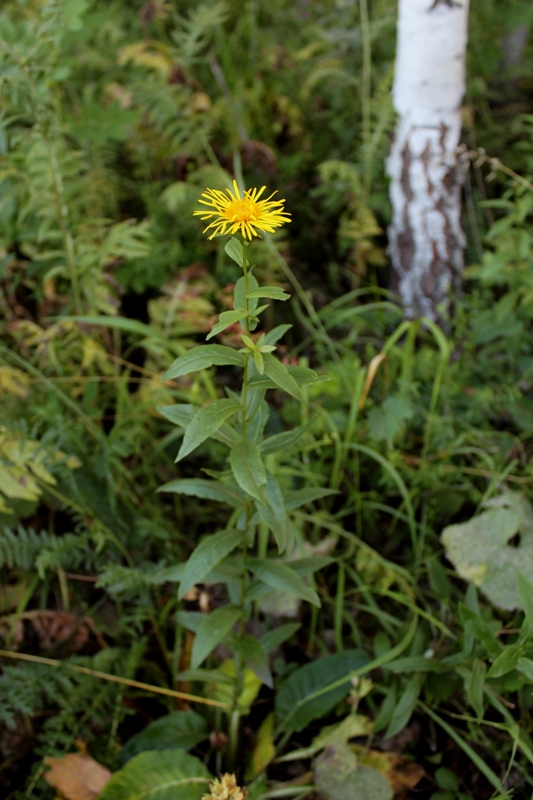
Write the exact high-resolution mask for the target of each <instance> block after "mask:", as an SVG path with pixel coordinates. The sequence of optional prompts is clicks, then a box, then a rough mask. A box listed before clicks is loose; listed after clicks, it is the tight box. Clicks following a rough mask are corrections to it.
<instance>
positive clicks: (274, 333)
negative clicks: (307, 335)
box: [264, 325, 292, 344]
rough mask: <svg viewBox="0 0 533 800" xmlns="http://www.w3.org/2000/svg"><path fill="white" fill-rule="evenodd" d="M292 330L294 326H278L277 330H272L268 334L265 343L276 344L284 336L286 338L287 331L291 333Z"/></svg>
mask: <svg viewBox="0 0 533 800" xmlns="http://www.w3.org/2000/svg"><path fill="white" fill-rule="evenodd" d="M291 328H292V325H276V327H275V328H272V330H271V331H269V332H268V333H267V335H266V336H265V341H264V343H265V344H276V342H279V340H280V339H281V338H282V336H285V334H286V333H287V331H290V329H291Z"/></svg>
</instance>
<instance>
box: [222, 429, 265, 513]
mask: <svg viewBox="0 0 533 800" xmlns="http://www.w3.org/2000/svg"><path fill="white" fill-rule="evenodd" d="M230 463H231V469H232V470H233V474H234V476H235V480H236V481H237V483H238V484H239V486H240V487H241V489H243V490H244V491H245V492H246V493H247V494H249V495H250V496H251V497H253V498H254V499H255V500H259V502H260V503H264V502H265V499H266V495H265V490H264V486H265V484H266V482H267V476H266V471H265V467H264V465H263V462H262V460H261V455H260V453H259V448H258V447H257V445H256V444H255V442H249V441H246V442H238V443H237V444H236V445H235V446H234V447H232V449H231V451H230Z"/></svg>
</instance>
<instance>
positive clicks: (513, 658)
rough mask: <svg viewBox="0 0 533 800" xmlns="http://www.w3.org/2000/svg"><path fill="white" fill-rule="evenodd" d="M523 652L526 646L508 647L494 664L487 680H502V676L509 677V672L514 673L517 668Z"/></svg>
mask: <svg viewBox="0 0 533 800" xmlns="http://www.w3.org/2000/svg"><path fill="white" fill-rule="evenodd" d="M523 652H524V645H522V644H509V645H507V647H506V648H505V649H504V650H503V651H502V652H501V653H500V655H499V656H498V657H497V658H496V659H494V661H493V662H492V666H491V668H490V669H489V671H488V672H487V678H501V677H502V675H507V673H508V672H512V670H513V669H516V668H517V666H518V662H519V660H520V658H521V657H522V655H523Z"/></svg>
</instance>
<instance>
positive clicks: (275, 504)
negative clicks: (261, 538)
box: [257, 472, 292, 553]
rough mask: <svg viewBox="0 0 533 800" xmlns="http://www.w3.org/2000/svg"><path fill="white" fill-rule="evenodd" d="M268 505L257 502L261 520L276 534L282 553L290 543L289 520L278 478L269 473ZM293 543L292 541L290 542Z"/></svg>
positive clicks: (267, 487)
mask: <svg viewBox="0 0 533 800" xmlns="http://www.w3.org/2000/svg"><path fill="white" fill-rule="evenodd" d="M266 496H267V505H264V504H263V503H257V511H258V513H259V517H260V518H261V521H262V522H263V523H264V524H265V525H267V526H268V528H269V529H270V530H271V531H272V533H273V534H274V538H275V540H276V544H277V546H278V552H280V553H282V552H283V551H284V550H286V549H287V546H288V544H289V542H288V539H289V520H288V518H287V513H286V511H285V503H284V501H283V495H282V493H281V489H280V488H279V483H278V482H277V480H276V478H275V477H274V476H273V475H271V474H270V472H269V473H267V483H266ZM290 544H292V542H291V543H290Z"/></svg>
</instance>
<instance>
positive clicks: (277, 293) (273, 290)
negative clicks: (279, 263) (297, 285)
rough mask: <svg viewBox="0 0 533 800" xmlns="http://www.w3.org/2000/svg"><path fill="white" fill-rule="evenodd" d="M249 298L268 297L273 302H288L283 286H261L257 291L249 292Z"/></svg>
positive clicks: (287, 295) (288, 295)
mask: <svg viewBox="0 0 533 800" xmlns="http://www.w3.org/2000/svg"><path fill="white" fill-rule="evenodd" d="M248 297H268V298H270V299H271V300H288V299H289V297H290V294H287V292H285V291H284V290H283V289H282V288H281V286H260V287H259V289H256V290H255V291H251V292H248Z"/></svg>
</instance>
